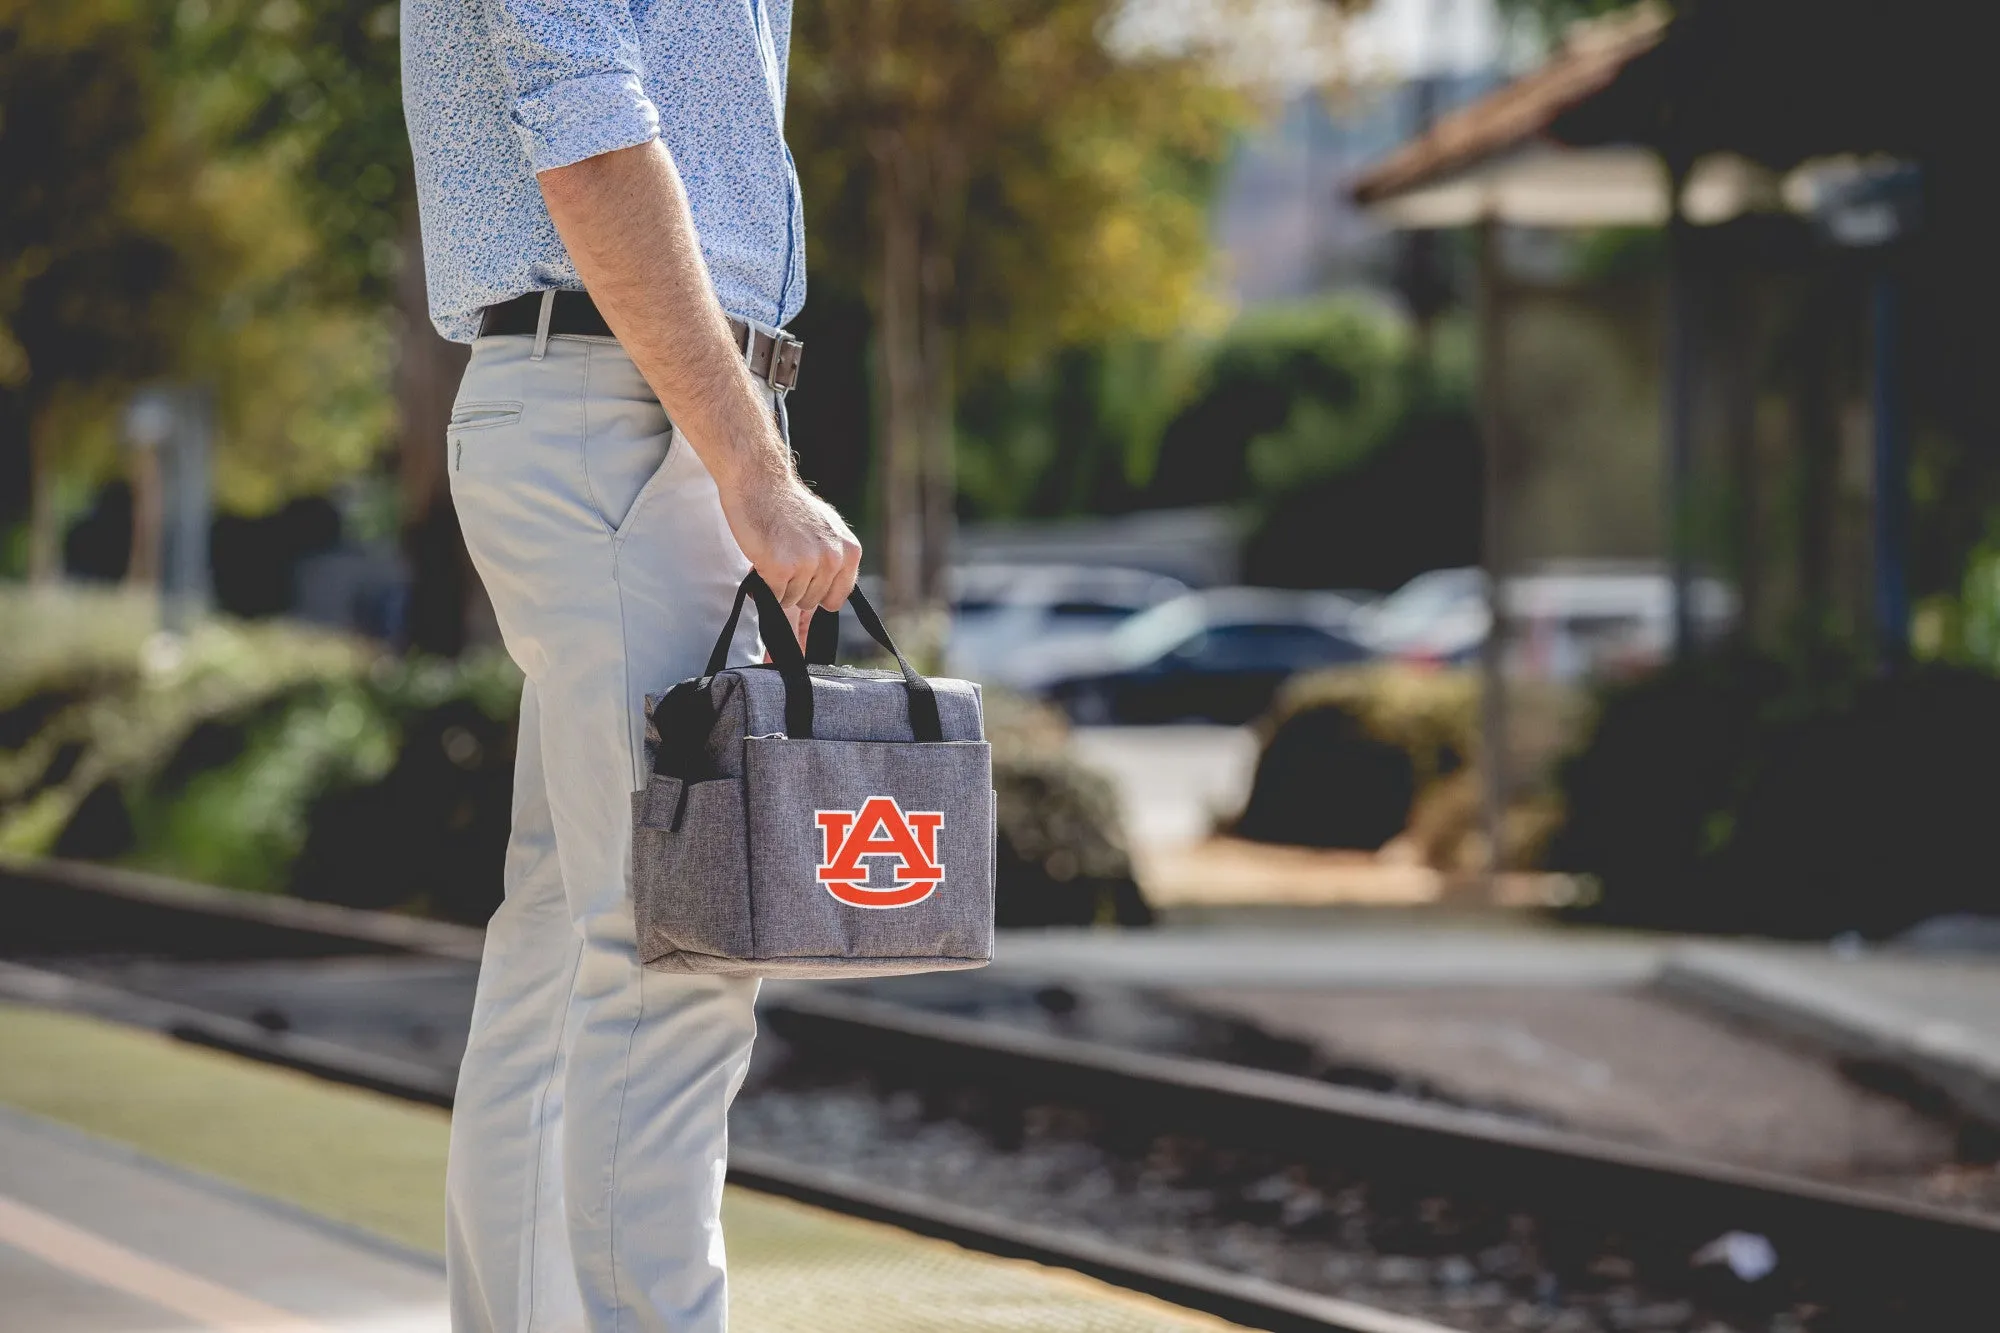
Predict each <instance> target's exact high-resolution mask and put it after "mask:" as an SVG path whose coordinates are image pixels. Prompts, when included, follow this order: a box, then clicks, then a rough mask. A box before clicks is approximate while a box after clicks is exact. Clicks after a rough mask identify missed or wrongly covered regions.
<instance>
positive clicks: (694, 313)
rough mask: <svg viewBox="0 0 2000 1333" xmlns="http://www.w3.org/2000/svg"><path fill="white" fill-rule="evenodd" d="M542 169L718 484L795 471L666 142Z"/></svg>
mask: <svg viewBox="0 0 2000 1333" xmlns="http://www.w3.org/2000/svg"><path fill="white" fill-rule="evenodd" d="M538 179H539V180H540V182H541V186H542V195H543V197H544V198H545V199H546V200H547V201H548V207H549V215H550V216H551V217H552V218H554V220H555V224H556V230H557V231H558V232H559V233H560V234H561V236H562V238H563V244H564V245H565V246H566V247H567V248H568V250H569V253H570V258H571V259H572V260H573V261H574V262H575V264H576V269H577V273H578V275H579V276H580V277H582V279H583V283H584V286H585V287H587V288H588V289H589V291H590V294H591V298H592V299H593V300H594V301H595V302H596V304H597V308H598V309H599V310H600V311H602V312H603V314H604V318H605V321H606V322H607V323H609V324H610V325H611V329H612V332H614V333H616V334H617V335H618V340H619V342H621V343H623V344H624V346H625V350H626V353H627V354H628V355H629V356H631V358H632V360H633V363H634V364H636V365H637V366H638V367H639V370H640V373H641V374H643V375H644V376H645V377H646V382H647V383H648V384H650V385H652V386H653V392H654V393H656V394H658V395H659V398H660V405H661V406H662V407H664V408H666V410H667V415H668V416H669V417H670V418H671V419H672V420H673V422H674V424H675V425H676V426H677V427H679V429H680V430H681V432H682V433H683V434H684V435H685V436H686V438H687V440H688V442H689V443H690V444H692V445H693V446H694V449H695V452H696V453H697V454H699V455H700V456H701V460H702V462H703V463H704V464H705V465H706V466H707V468H708V470H709V472H710V474H711V475H713V476H714V477H715V479H716V481H717V483H718V484H719V485H722V486H725V487H739V486H743V485H746V484H749V485H754V484H756V481H757V480H759V479H760V474H764V475H767V476H769V477H771V478H772V479H775V478H777V477H782V476H787V475H789V473H790V471H791V454H790V451H789V450H787V449H786V447H785V445H784V442H783V440H782V439H781V438H780V437H779V435H778V432H777V428H776V426H775V424H774V423H773V422H772V419H771V409H770V404H769V402H768V400H766V399H765V397H764V395H763V393H762V392H761V391H760V390H759V388H758V387H757V384H756V381H755V380H753V379H752V378H751V376H750V373H749V370H748V368H747V367H746V366H745V365H744V363H743V352H742V349H741V348H740V347H737V346H736V345H735V340H734V338H732V337H731V335H730V332H729V324H728V321H727V318H726V317H725V316H724V314H723V311H722V307H721V306H720V305H719V304H717V302H716V299H715V292H714V288H713V287H712V286H711V285H710V282H709V278H708V269H707V267H706V265H705V264H704V263H703V262H702V257H701V246H700V243H699V241H698V240H697V239H696V236H695V229H694V219H693V217H692V215H691V214H690V213H689V211H688V203H687V194H686V191H685V190H683V189H682V187H681V181H680V176H679V174H678V173H677V172H676V171H675V169H674V164H673V160H672V158H671V157H669V156H668V153H667V149H666V146H665V145H664V144H662V143H660V142H659V141H658V140H655V141H653V142H651V143H646V144H640V145H639V146H637V147H635V148H624V149H620V150H618V151H617V152H613V153H605V154H603V155H601V156H598V157H592V158H586V159H585V160H583V161H581V162H578V163H576V164H574V165H573V166H567V167H558V168H556V169H555V170H552V171H545V172H543V173H541V175H540V176H539V177H538Z"/></svg>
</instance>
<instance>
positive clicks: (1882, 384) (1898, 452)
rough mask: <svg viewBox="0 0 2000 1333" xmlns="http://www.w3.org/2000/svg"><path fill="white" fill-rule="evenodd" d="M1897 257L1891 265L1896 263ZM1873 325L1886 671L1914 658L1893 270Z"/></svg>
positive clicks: (1897, 290) (1883, 282)
mask: <svg viewBox="0 0 2000 1333" xmlns="http://www.w3.org/2000/svg"><path fill="white" fill-rule="evenodd" d="M1894 262H1895V261H1894V259H1893V258H1892V259H1890V260H1888V261H1887V263H1888V264H1890V265H1893V264H1894ZM1873 304H1874V311H1873V318H1872V320H1871V321H1870V323H1871V326H1872V327H1871V329H1870V333H1871V335H1872V342H1873V360H1874V363H1875V364H1874V373H1873V379H1874V382H1873V384H1872V385H1871V398H1872V403H1871V407H1872V409H1873V416H1874V419H1875V421H1874V424H1875V541H1874V548H1875V644H1876V653H1877V658H1878V660H1879V662H1880V664H1881V667H1882V670H1883V672H1884V673H1893V672H1896V671H1900V670H1901V669H1902V668H1903V667H1904V666H1905V665H1906V664H1907V663H1908V662H1909V659H1910V588H1909V579H1908V575H1907V572H1906V571H1907V569H1908V566H1909V546H1910V477H1909V460H1908V450H1907V448H1906V447H1905V444H1904V439H1903V432H1904V429H1905V418H1904V406H1903V376H1902V356H1901V352H1902V328H1901V325H1902V290H1901V287H1900V283H1899V280H1898V278H1897V275H1896V273H1895V271H1894V269H1893V268H1891V267H1886V266H1885V267H1884V268H1883V269H1882V270H1881V271H1880V272H1878V273H1877V274H1876V275H1875V279H1874V301H1873Z"/></svg>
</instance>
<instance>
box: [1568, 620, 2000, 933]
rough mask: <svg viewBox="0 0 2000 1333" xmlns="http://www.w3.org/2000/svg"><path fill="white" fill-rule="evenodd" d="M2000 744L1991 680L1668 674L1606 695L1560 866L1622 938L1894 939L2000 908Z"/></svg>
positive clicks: (1928, 675)
mask: <svg viewBox="0 0 2000 1333" xmlns="http://www.w3.org/2000/svg"><path fill="white" fill-rule="evenodd" d="M1995 746H2000V680H1996V679H1995V678H1994V677H1993V676H1991V675H1990V674H1987V673H1984V672H1974V671H1966V670H1963V669H1959V668H1948V667H1935V666H1932V667H1923V668H1918V669H1914V670H1911V671H1908V672H1905V673H1902V674H1898V675H1895V676H1889V677H1884V678H1877V679H1870V678H1867V677H1864V676H1861V675H1858V674H1854V675H1848V676H1845V677H1842V678H1840V679H1837V680H1832V681H1828V680H1826V679H1824V678H1823V677H1815V676H1809V675H1806V674H1803V673H1798V672H1793V671H1788V670H1787V669H1785V668H1783V667H1781V666H1779V665H1778V664H1776V663H1772V662H1767V661H1761V660H1755V659H1724V660H1721V661H1716V662H1709V663H1703V664H1701V665H1699V666H1697V667H1694V668H1688V669H1678V670H1668V671H1664V672H1661V673H1659V674H1657V675H1655V676H1652V677H1650V678H1647V679H1645V680H1642V681H1638V682H1634V683H1631V684H1627V685H1623V686H1620V687H1617V688H1615V689H1613V690H1611V691H1610V692H1608V693H1607V694H1606V696H1605V697H1604V699H1603V701H1602V705H1601V708H1600V710H1599V715H1598V719H1597V722H1596V725H1595V727H1594V729H1593V730H1592V731H1591V733H1590V735H1589V738H1588V740H1587V741H1586V743H1585V744H1584V745H1583V746H1582V747H1581V748H1580V750H1579V751H1578V752H1577V753H1576V754H1575V755H1574V756H1573V757H1572V758H1571V759H1570V760H1569V761H1568V762H1567V763H1566V765H1565V766H1564V769H1563V773H1562V789H1563V797H1564V805H1565V807H1566V813H1565V818H1564V823H1563V825H1562V827H1561V829H1560V831H1559V832H1558V834H1557V836H1556V837H1555V839H1554V841H1553V843H1552V845H1551V849H1550V859H1551V861H1552V863H1553V865H1554V867H1555V868H1557V869H1564V870H1576V871H1582V872H1586V873H1589V874H1592V875H1595V876H1597V877H1598V878H1599V880H1600V881H1601V883H1602V897H1601V900H1600V901H1599V903H1598V904H1597V905H1596V906H1595V907H1594V908H1592V909H1591V915H1593V916H1595V917H1596V918H1598V919H1604V920H1611V921H1616V922H1620V923H1623V924H1633V925H1644V926H1663V927H1669V928H1674V929H1698V930H1718V931H1730V932H1744V931H1749V932H1756V933H1761V934H1773V935H1819V936H1825V935H1832V934H1837V933H1839V932H1842V931H1848V930H1854V931H1860V932H1862V933H1864V934H1868V935H1877V936H1879V935H1887V934H1891V933H1893V932H1895V931H1897V930H1900V929H1902V928H1904V927H1906V926H1909V925H1911V924H1913V923H1915V922H1917V921H1920V920H1922V919H1924V918H1925V917H1928V916H1932V915H1936V914H1940V913H1947V912H1979V913H1991V912H1993V911H1994V910H1996V907H2000V900H1996V897H1995V895H1994V892H1993V889H1992V877H1991V876H1990V875H1989V874H1987V873H1986V867H1987V864H1988V862H1989V861H1990V860H1991V856H1990V849H1989V842H1990V839H1989V838H1988V836H1987V831H1986V830H1987V824H1988V822H1989V821H1988V815H1987V812H1989V811H1990V810H1991V809H1992V807H1993V803H1994V801H1995V800H1996V799H2000V778H1996V776H1995V772H1994V769H1993V765H1992V764H1991V763H1990V761H1989V756H1990V755H1991V753H1992V751H1993V749H1994V747H1995Z"/></svg>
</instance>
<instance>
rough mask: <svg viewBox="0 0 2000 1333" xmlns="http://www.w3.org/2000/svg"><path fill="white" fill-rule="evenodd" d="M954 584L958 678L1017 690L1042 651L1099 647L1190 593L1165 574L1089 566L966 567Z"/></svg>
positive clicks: (950, 647)
mask: <svg viewBox="0 0 2000 1333" xmlns="http://www.w3.org/2000/svg"><path fill="white" fill-rule="evenodd" d="M950 586H951V595H952V608H951V610H952V619H951V639H950V642H949V643H948V644H947V646H946V649H945V657H946V661H947V664H948V666H949V669H950V670H951V672H952V674H953V675H958V676H965V677H968V678H970V679H973V680H979V681H984V682H987V683H988V684H994V685H1011V686H1016V687H1019V686H1021V685H1022V684H1024V680H1023V678H1022V674H1021V673H1022V670H1023V669H1024V664H1027V665H1028V669H1032V666H1031V664H1032V661H1033V660H1034V659H1035V658H1036V656H1037V655H1038V654H1046V653H1048V652H1050V651H1058V652H1068V651H1073V650H1075V649H1077V648H1078V647H1079V646H1080V645H1090V644H1097V643H1101V642H1102V640H1103V639H1104V638H1105V637H1106V636H1108V635H1109V634H1110V633H1111V632H1112V631H1113V630H1114V629H1116V628H1117V627H1118V626H1119V625H1120V624H1121V623H1123V622H1124V621H1126V620H1128V619H1130V618H1131V617H1132V616H1133V615H1134V614H1136V613H1138V612H1140V611H1144V610H1146V609H1147V608H1148V607H1152V606H1157V605H1159V604H1160V603H1162V602H1165V601H1169V600H1171V599H1172V598H1175V597H1179V596H1181V595H1183V594H1185V593H1186V592H1187V585H1186V584H1184V583H1182V582H1181V581H1180V580H1179V579H1176V578H1169V577H1168V576H1166V575H1164V574H1154V573H1150V572H1148V571H1146V570H1141V569H1121V568H1118V567H1115V566H1090V565H1013V564H1008V565H960V566H957V567H955V568H954V569H953V570H952V571H951V581H950ZM1024 654H1025V656H1024Z"/></svg>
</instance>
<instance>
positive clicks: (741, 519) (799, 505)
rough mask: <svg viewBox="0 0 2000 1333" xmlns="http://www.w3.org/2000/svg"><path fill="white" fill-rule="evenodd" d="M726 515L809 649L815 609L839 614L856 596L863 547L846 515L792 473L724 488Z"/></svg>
mask: <svg viewBox="0 0 2000 1333" xmlns="http://www.w3.org/2000/svg"><path fill="white" fill-rule="evenodd" d="M722 513H723V517H725V518H727V519H728V520H729V531H730V532H731V533H733V534H735V537H736V544H737V545H738V546H740V547H742V548H743V554H744V555H746V556H748V557H749V558H750V563H751V565H752V566H753V567H754V568H755V569H756V570H757V572H758V573H759V574H761V575H763V576H764V582H766V583H768V584H770V585H771V591H772V592H773V593H776V594H777V597H778V601H779V602H780V603H781V604H782V605H783V606H784V608H785V613H786V614H787V615H788V616H790V617H791V621H792V632H793V633H795V634H797V635H798V638H799V643H800V644H801V645H803V644H804V643H805V641H806V631H807V629H808V628H809V627H810V626H811V625H812V616H813V609H814V608H815V607H825V608H826V609H827V610H829V611H837V610H839V609H840V604H841V603H842V602H844V601H846V600H847V594H849V593H851V592H853V591H854V578H855V575H856V574H857V573H858V572H859V571H860V568H861V543H860V542H858V541H856V540H855V538H854V532H853V530H852V529H851V528H849V527H848V526H847V521H846V520H845V519H843V518H842V517H841V516H840V512H839V511H838V510H836V509H835V508H834V507H833V506H832V505H830V504H828V503H827V502H826V501H824V500H822V499H820V498H819V497H818V496H817V495H814V494H813V493H812V492H811V491H809V490H807V489H806V486H805V483H804V482H802V481H800V480H799V479H798V477H796V476H794V475H792V474H791V473H790V470H789V469H787V471H786V473H785V474H784V475H783V476H777V477H771V478H769V479H767V480H765V481H763V482H762V483H756V484H751V485H746V486H737V487H726V488H723V489H722Z"/></svg>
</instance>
